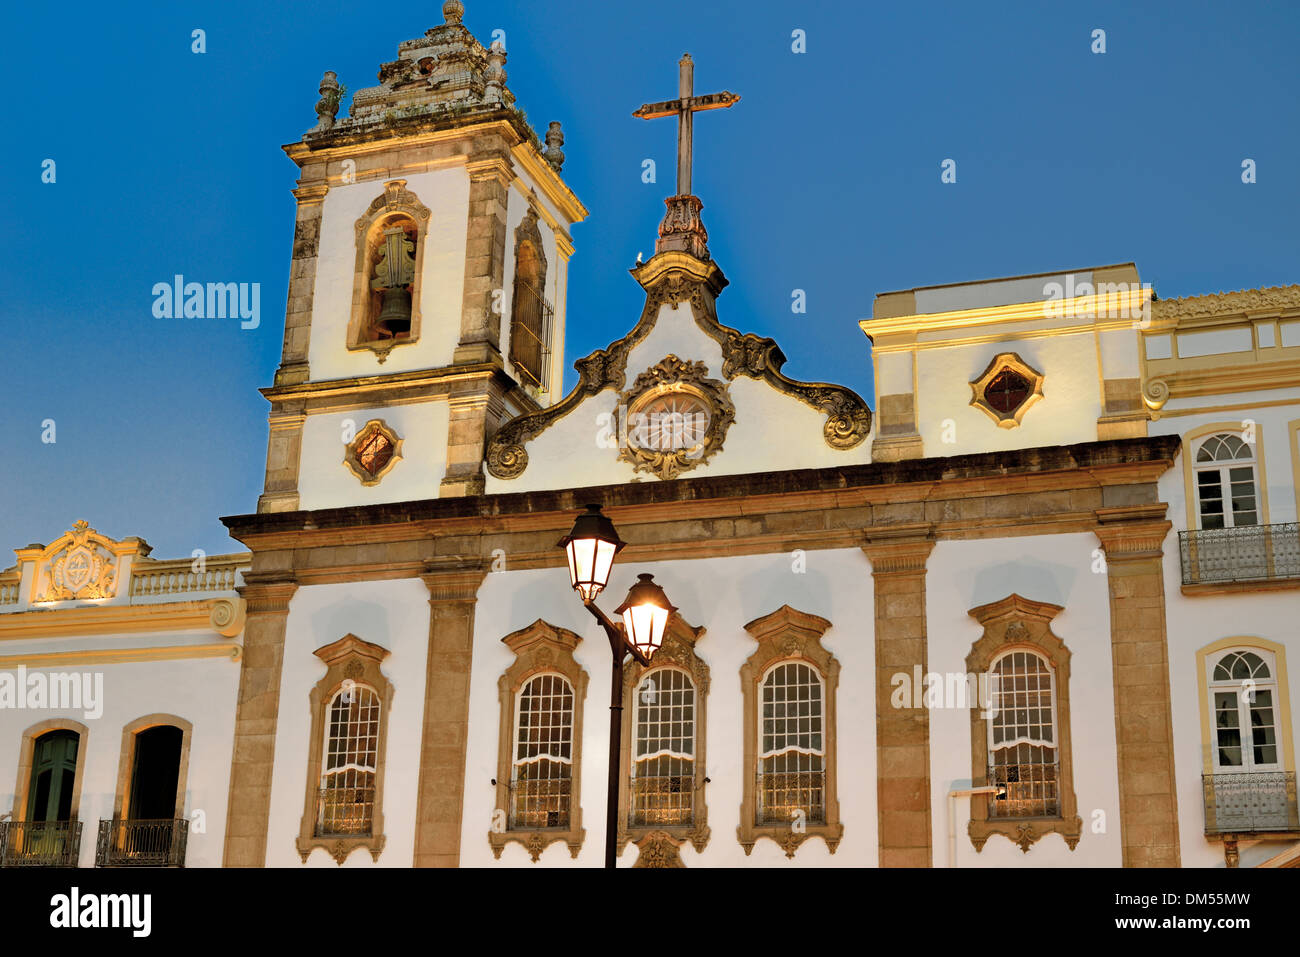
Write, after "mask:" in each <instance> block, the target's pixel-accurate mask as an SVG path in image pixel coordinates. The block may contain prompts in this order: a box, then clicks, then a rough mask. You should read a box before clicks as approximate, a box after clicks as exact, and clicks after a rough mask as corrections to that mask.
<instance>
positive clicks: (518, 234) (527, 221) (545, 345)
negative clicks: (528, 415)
mask: <svg viewBox="0 0 1300 957" xmlns="http://www.w3.org/2000/svg"><path fill="white" fill-rule="evenodd" d="M537 215H538V213H537V208H536V207H535V206H533V205H531V204H530V205H529V207H528V211H527V212H526V213H524V218H523V220H521V221H520V223H519V225H518V226H517V227H515V247H514V250H513V253H512V255H513V260H512V265H513V268H514V275H513V277H512V278H511V281H510V324H509V326H508V327H507V328H508V330H509V336H510V341H509V343H508V344H507V346H506V352H507V354H508V355H509V356H510V364H511V366H516V365H517V360H516V358H515V356H516V351H515V345H516V343H515V329H516V316H515V310H516V308H517V307H518V305H519V249H520V247H521V246H523V244H524V243H528V244H529V245H530V246H532V247H533V251H534V252H536V253H537V259H538V261H539V262H540V263H541V265H542V269H541V279H540V281H539V282H538V284H537V286H538V288H536V289H534V290H533V292H534V293H535V294H536V295H538V296H539V297H541V298H542V300H543V301H546V280H547V274H548V273H549V272H550V263H548V262H547V261H546V247H545V246H544V245H543V244H542V231H541V229H540V228H539V227H538V225H537ZM551 322H552V323H553V322H554V318H553V317H552V319H551ZM552 331H553V330H552V329H548V328H546V327H545V325H544V326H543V328H542V355H541V366H542V367H541V368H539V369H538V370H537V375H538V378H539V379H540V380H541V381H540V383H539V384H538V385H534V384H533V383H531V382H524V380H523V379H522V378H521V377H520V376H519V374H518V370H517V369H516V372H515V378H516V379H519V381H520V382H522V383H523V384H524V386H525V387H526V388H528V389H530V390H531V391H532V392H546V391H548V390H549V384H550V375H549V372H550V369H549V366H550V364H551V358H552V357H551V354H550V350H551V343H550V342H549V341H548V340H549V339H550V338H551V332H552Z"/></svg>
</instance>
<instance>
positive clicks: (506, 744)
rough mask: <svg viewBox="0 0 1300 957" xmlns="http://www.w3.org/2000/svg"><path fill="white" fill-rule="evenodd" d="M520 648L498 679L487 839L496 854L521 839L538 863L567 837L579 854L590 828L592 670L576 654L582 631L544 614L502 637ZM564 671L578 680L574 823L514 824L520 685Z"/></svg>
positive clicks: (572, 785)
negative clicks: (587, 724) (587, 722)
mask: <svg viewBox="0 0 1300 957" xmlns="http://www.w3.org/2000/svg"><path fill="white" fill-rule="evenodd" d="M501 641H502V643H503V644H504V645H505V646H506V647H507V648H509V649H510V650H511V651H513V652H514V653H515V661H514V664H512V665H511V666H510V667H509V668H507V669H506V670H505V672H504V673H503V674H502V675H501V677H500V678H498V679H497V693H498V695H499V697H500V700H501V725H500V735H499V738H498V744H497V777H496V782H495V783H496V789H497V803H496V809H495V810H494V811H493V813H492V821H493V825H492V829H491V830H490V831H489V832H488V843H489V844H490V845H491V847H492V854H493V856H494V857H496V858H497V860H500V859H501V852H502V851H503V850H504V849H505V846H506V845H507V844H509V843H510V842H511V841H514V842H515V843H518V844H522V845H523V846H524V848H525V850H527V851H528V854H529V856H530V857H531V858H532V859H533V863H536V862H537V861H538V860H539V859H540V858H541V856H542V851H544V850H546V848H547V847H549V846H550V845H551V844H554V843H555V842H557V841H563V842H564V843H565V844H566V845H568V848H569V856H570V857H573V858H577V856H578V852H579V851H580V850H582V842H583V839H584V838H585V837H586V835H587V832H586V831H585V830H584V829H583V827H582V805H581V803H580V801H579V797H580V795H581V794H582V787H581V785H582V705H583V702H584V701H586V698H587V679H588V676H587V672H585V671H584V670H583V669H582V666H581V665H579V664H578V662H577V661H576V660H575V659H574V657H573V651H574V649H575V648H577V647H578V643H579V642H581V641H582V637H581V636H580V635H577V634H574V633H573V632H571V631H569V630H568V629H567V628H559V627H556V626H555V625H552V624H550V623H549V622H545V621H542V620H541V619H540V618H539V619H537V621H535V622H533V623H532V624H531V625H529V626H528V627H527V628H521V629H519V630H518V631H516V632H512V633H511V634H509V635H506V636H505V637H504V638H502V639H501ZM546 673H550V674H558V675H561V676H563V677H564V678H565V680H567V681H568V682H569V684H570V685H572V686H573V752H572V762H573V763H572V767H573V773H572V776H571V778H570V781H571V783H570V792H569V793H570V804H569V826H568V827H567V828H512V827H511V826H510V778H511V773H512V770H513V767H514V761H513V753H514V745H515V699H516V698H517V696H518V694H519V690H520V689H521V688H523V686H524V685H525V684H526V683H527V682H528V681H529V679H531V678H533V677H534V676H536V675H539V674H546Z"/></svg>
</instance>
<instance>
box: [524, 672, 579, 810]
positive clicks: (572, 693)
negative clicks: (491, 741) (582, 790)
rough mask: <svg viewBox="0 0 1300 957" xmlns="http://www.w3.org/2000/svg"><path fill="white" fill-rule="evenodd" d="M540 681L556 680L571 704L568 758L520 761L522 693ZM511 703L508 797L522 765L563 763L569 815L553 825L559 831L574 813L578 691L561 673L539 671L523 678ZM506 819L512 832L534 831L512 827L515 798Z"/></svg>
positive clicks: (547, 756) (541, 756)
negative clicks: (512, 707)
mask: <svg viewBox="0 0 1300 957" xmlns="http://www.w3.org/2000/svg"><path fill="white" fill-rule="evenodd" d="M541 678H554V679H556V680H558V681H559V682H560V683H561V684H563V685H564V687H565V688H566V689H568V693H569V698H570V701H571V703H570V706H569V725H568V726H569V755H568V757H564V756H562V755H558V754H551V753H538V754H535V755H532V756H531V757H528V758H523V759H521V758H520V757H519V745H520V744H521V741H520V739H519V734H520V731H522V730H523V717H524V711H523V707H522V704H523V700H524V692H526V691H527V690H528V689H529V687H531V686H532V684H533V682H534V681H537V680H539V679H541ZM514 703H515V729H514V735H513V736H512V738H511V740H510V791H511V794H512V795H513V794H514V793H515V792H516V790H517V788H518V786H519V769H520V767H522V766H523V765H525V764H538V763H540V762H541V761H544V760H545V761H551V762H554V763H555V764H563V765H566V766H567V767H568V768H569V777H568V781H569V816H568V820H567V821H566V822H565V823H564V824H563V825H557V826H556V828H558V829H563V828H569V827H572V826H573V813H574V812H573V807H574V804H576V803H577V793H576V791H574V789H573V788H574V785H573V780H574V774H573V771H574V768H573V750H574V748H575V747H576V742H575V740H574V739H575V737H576V732H575V725H576V724H577V708H578V692H577V689H576V688H574V687H573V682H572V681H570V680H569V679H568V677H566V676H565V675H563V674H561V673H560V672H558V671H539V672H537V673H536V674H532V675H529V676H528V677H527V678H526V679H524V682H523V683H522V684H521V685H520V686H519V690H518V691H516V692H515V702H514ZM539 713H540V712H539ZM508 817H509V826H510V827H512V828H516V829H520V830H535V829H536V827H535V826H534V825H523V824H515V798H514V797H513V796H512V797H511V802H510V811H509V815H508ZM556 828H552V829H556Z"/></svg>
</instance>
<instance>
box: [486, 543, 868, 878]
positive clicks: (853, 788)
mask: <svg viewBox="0 0 1300 957" xmlns="http://www.w3.org/2000/svg"><path fill="white" fill-rule="evenodd" d="M806 561H807V570H806V572H805V573H803V574H796V573H794V572H793V571H792V568H793V565H792V559H791V557H790V556H789V555H765V556H752V557H744V558H710V559H701V560H698V561H676V562H664V563H646V564H644V565H640V564H638V565H636V566H635V567H632V566H622V565H616V566H615V570H614V575H613V577H612V579H611V582H610V586H609V588H608V589H607V591H606V593H605V594H604V595H602V596H601V598H600V599H599V602H600V604H601V605H602V607H606V608H609V609H612V608H614V607H616V606H617V604H618V603H619V602H620V601H622V599H623V596H624V595H625V594H626V590H627V588H628V587H629V586H630V585H631V584H632V582H634V581H635V575H636V574H637V573H639V572H650V573H652V574H653V575H654V576H655V580H656V581H657V582H659V583H660V584H661V585H663V587H664V589H665V590H666V591H667V593H668V595H669V597H670V599H671V600H672V601H673V603H674V604H676V605H677V606H678V607H679V608H680V609H681V612H680V613H681V615H682V616H683V617H684V618H685V619H686V621H688V622H689V623H690V624H692V625H696V626H698V625H703V626H705V628H706V629H707V631H706V633H705V635H704V637H702V638H701V639H700V641H699V642H698V644H697V645H696V651H697V653H698V654H699V656H700V657H701V658H703V659H704V661H705V662H706V663H707V664H708V665H709V668H710V679H711V680H710V690H709V697H708V720H707V734H708V740H707V752H706V761H707V771H706V773H707V775H708V777H709V778H710V779H711V783H710V784H708V785H707V786H706V790H705V794H706V799H707V802H708V809H709V827H710V828H711V829H712V837H711V839H710V841H709V844H708V846H707V847H706V848H705V850H704V853H703V854H698V853H697V852H696V851H695V850H694V848H692V847H691V846H690V845H689V844H687V845H686V846H684V847H683V848H682V851H681V854H682V859H683V861H684V862H685V863H686V865H687V866H688V867H696V866H720V867H739V866H778V865H779V866H782V867H808V866H814V867H815V866H834V865H844V866H851V865H856V866H874V865H875V864H876V863H877V861H878V859H879V853H878V844H877V828H876V820H877V816H876V738H875V717H874V716H875V686H874V677H873V675H874V661H875V650H874V645H873V636H872V622H873V621H874V614H875V612H874V601H875V598H874V591H873V588H872V582H871V575H870V567H869V565H868V564H867V561H866V558H865V556H864V555H863V554H862V552H861V550H859V549H842V550H840V549H837V550H829V551H810V552H807V553H806ZM784 604H788V605H790V606H791V607H794V608H797V609H799V610H800V611H805V612H809V613H811V614H815V615H821V616H822V617H824V618H826V619H828V620H829V621H831V622H832V624H833V627H832V628H831V629H830V630H829V631H828V632H827V633H826V635H825V637H824V639H823V642H824V644H825V646H826V647H827V648H828V649H830V651H831V652H832V653H833V654H834V655H835V657H836V658H837V659H838V660H839V662H840V666H841V671H840V683H839V692H838V747H837V757H838V761H839V781H838V789H839V798H840V815H841V821H842V822H843V824H844V838H843V841H842V842H841V843H840V845H839V848H838V850H837V851H836V852H835V854H834V855H831V854H830V853H829V852H828V851H827V848H826V845H825V843H824V842H823V841H821V840H820V839H816V838H814V839H810V840H809V841H807V842H805V843H804V844H803V846H801V847H800V849H799V851H798V853H797V854H796V856H795V858H794V860H793V861H790V860H787V859H786V857H785V852H784V851H782V850H781V848H779V847H778V846H777V845H776V844H774V843H773V842H771V841H768V840H760V841H759V842H758V843H757V844H756V845H755V847H754V849H753V853H752V854H751V856H749V857H746V856H745V853H744V849H743V848H741V846H740V844H739V843H737V841H736V827H737V825H738V824H739V822H740V803H741V797H742V777H741V775H742V770H741V768H742V763H743V750H742V741H743V720H744V713H743V709H742V705H741V688H740V668H741V666H742V664H743V663H744V661H745V660H746V659H747V658H748V657H749V656H750V655H751V654H752V653H753V651H754V648H755V647H756V645H755V642H754V641H753V639H751V638H750V637H749V635H748V633H747V632H746V631H745V630H744V626H745V624H746V623H748V622H750V621H753V620H754V619H755V618H759V617H762V616H763V615H767V614H769V613H771V612H773V611H776V610H777V609H778V608H780V607H781V606H782V605H784ZM538 618H542V619H545V620H546V621H548V622H550V623H551V624H553V625H556V626H559V627H563V628H568V629H570V630H571V631H574V632H576V633H578V634H579V635H582V637H583V640H582V643H581V644H580V645H579V646H578V649H577V651H576V652H575V654H574V657H575V658H576V659H577V661H578V662H579V663H580V664H581V665H582V667H583V668H584V670H586V672H587V674H588V675H589V676H590V681H589V684H588V686H587V698H586V701H585V704H584V717H583V735H582V759H581V760H582V769H581V802H582V823H583V826H584V827H585V828H586V831H587V834H586V839H585V841H584V842H583V846H582V850H581V852H580V853H579V856H578V861H577V863H578V864H579V865H581V866H587V867H599V866H600V865H601V864H602V862H603V856H604V846H605V845H604V840H605V835H604V821H605V799H606V785H607V774H608V766H607V753H608V749H609V737H608V734H609V691H610V688H609V682H610V672H611V665H610V655H609V644H608V642H607V641H606V639H605V637H604V635H603V634H602V633H601V632H600V631H599V629H598V627H597V626H596V625H595V622H594V621H593V620H592V619H591V617H590V615H589V614H588V613H587V612H586V611H585V610H584V609H583V607H582V604H581V602H580V601H579V600H578V599H577V597H576V596H575V595H574V593H573V592H572V591H571V590H570V589H569V587H568V581H567V578H566V576H565V573H564V571H563V570H561V569H543V570H537V571H519V572H509V571H507V572H500V573H496V574H491V575H488V576H487V580H486V581H485V582H484V584H483V587H482V588H481V589H480V590H479V605H478V611H477V612H476V615H475V622H474V669H473V675H472V676H471V681H470V725H469V741H468V758H467V764H466V774H465V814H464V821H463V825H462V832H461V865H462V866H476V867H487V866H497V867H500V866H504V865H514V866H533V865H532V863H531V860H530V858H529V855H528V852H527V851H525V850H524V849H523V847H522V846H521V845H520V844H518V843H514V842H511V843H509V844H508V845H507V846H506V848H505V850H504V851H503V852H502V855H501V859H500V861H495V860H494V859H493V856H492V850H491V847H490V846H489V844H488V837H487V835H488V831H489V830H490V828H491V825H492V814H493V811H494V809H495V805H496V789H495V788H494V787H493V786H492V784H491V781H492V779H493V778H495V777H496V776H497V743H498V734H499V723H500V699H499V697H498V693H497V679H498V678H499V677H500V675H501V674H502V673H503V672H504V671H505V670H506V669H507V668H508V667H510V665H511V664H512V663H513V661H514V655H513V654H512V653H511V652H510V651H509V649H507V648H506V646H505V645H503V644H502V643H501V639H502V638H504V637H505V636H506V635H508V634H510V633H512V632H514V631H517V630H518V629H520V628H524V627H526V626H527V625H529V624H531V623H532V622H534V621H536V620H537V619H538ZM636 854H637V852H636V850H635V848H631V847H629V848H628V849H627V850H625V851H624V852H623V855H622V856H621V857H620V858H619V865H620V866H622V867H629V866H631V865H632V864H634V863H635V862H636ZM538 863H539V865H540V866H545V867H564V866H571V865H572V863H573V861H572V860H571V858H570V857H569V851H568V848H567V847H566V846H565V845H564V844H563V843H556V844H553V845H551V846H550V847H549V848H547V850H546V851H544V852H543V853H542V856H541V859H540V861H539V862H538Z"/></svg>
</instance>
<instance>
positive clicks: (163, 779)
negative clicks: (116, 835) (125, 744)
mask: <svg viewBox="0 0 1300 957" xmlns="http://www.w3.org/2000/svg"><path fill="white" fill-rule="evenodd" d="M183 737H184V734H183V732H182V731H181V729H180V728H174V727H172V726H171V725H169V724H163V725H158V726H157V727H154V728H145V729H144V730H143V731H140V732H138V733H137V734H136V736H135V760H134V761H133V762H132V766H131V792H130V797H129V798H128V801H127V815H126V816H127V819H128V820H132V821H159V820H170V819H173V818H175V817H176V786H177V783H178V781H179V777H180V770H181V741H182V739H183Z"/></svg>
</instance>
